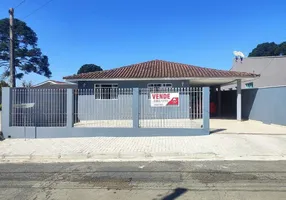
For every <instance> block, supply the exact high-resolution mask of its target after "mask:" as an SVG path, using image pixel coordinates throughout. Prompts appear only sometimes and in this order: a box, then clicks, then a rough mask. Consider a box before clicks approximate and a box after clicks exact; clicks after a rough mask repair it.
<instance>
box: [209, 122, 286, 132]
mask: <svg viewBox="0 0 286 200" xmlns="http://www.w3.org/2000/svg"><path fill="white" fill-rule="evenodd" d="M210 127H211V131H212V132H213V133H228V134H230V133H231V134H237V133H239V134H267V135H269V134H271V135H276V134H282V135H286V126H281V125H275V124H264V123H262V122H259V121H254V120H247V121H237V120H228V119H211V120H210Z"/></svg>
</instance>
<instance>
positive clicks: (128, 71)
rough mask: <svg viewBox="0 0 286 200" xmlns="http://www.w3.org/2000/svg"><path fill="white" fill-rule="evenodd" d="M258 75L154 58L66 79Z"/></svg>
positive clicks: (238, 76)
mask: <svg viewBox="0 0 286 200" xmlns="http://www.w3.org/2000/svg"><path fill="white" fill-rule="evenodd" d="M256 76H258V75H255V74H251V73H246V72H235V71H225V70H217V69H210V68H204V67H197V66H193V65H187V64H181V63H175V62H168V61H163V60H152V61H148V62H143V63H139V64H133V65H129V66H124V67H120V68H115V69H111V70H104V71H98V72H90V73H83V74H77V75H72V76H66V77H64V79H83V80H84V79H140V78H142V79H144V78H147V79H149V78H150V79H156V78H192V77H205V78H223V77H237V78H240V77H241V78H243V77H256Z"/></svg>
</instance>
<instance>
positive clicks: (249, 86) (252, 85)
mask: <svg viewBox="0 0 286 200" xmlns="http://www.w3.org/2000/svg"><path fill="white" fill-rule="evenodd" d="M245 87H246V88H247V89H251V88H253V87H254V84H253V82H249V83H245Z"/></svg>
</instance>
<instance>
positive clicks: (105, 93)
mask: <svg viewBox="0 0 286 200" xmlns="http://www.w3.org/2000/svg"><path fill="white" fill-rule="evenodd" d="M94 90H95V99H117V98H118V92H117V91H118V84H101V85H100V84H96V85H95V88H94Z"/></svg>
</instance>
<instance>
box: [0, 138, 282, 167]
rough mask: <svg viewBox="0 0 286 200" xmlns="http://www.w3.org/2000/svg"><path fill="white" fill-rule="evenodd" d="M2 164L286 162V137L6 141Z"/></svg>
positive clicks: (0, 147)
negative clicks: (179, 161) (193, 161)
mask: <svg viewBox="0 0 286 200" xmlns="http://www.w3.org/2000/svg"><path fill="white" fill-rule="evenodd" d="M0 149H1V152H0V159H1V162H23V161H25V162H73V161H132V160H134V161H135V160H136V161H145V160H146V161H152V160H284V159H285V158H286V157H285V156H286V135H244V134H243V135H239V134H212V135H209V136H189V137H96V138H56V139H27V140H26V141H25V140H24V139H6V140H4V141H1V142H0Z"/></svg>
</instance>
